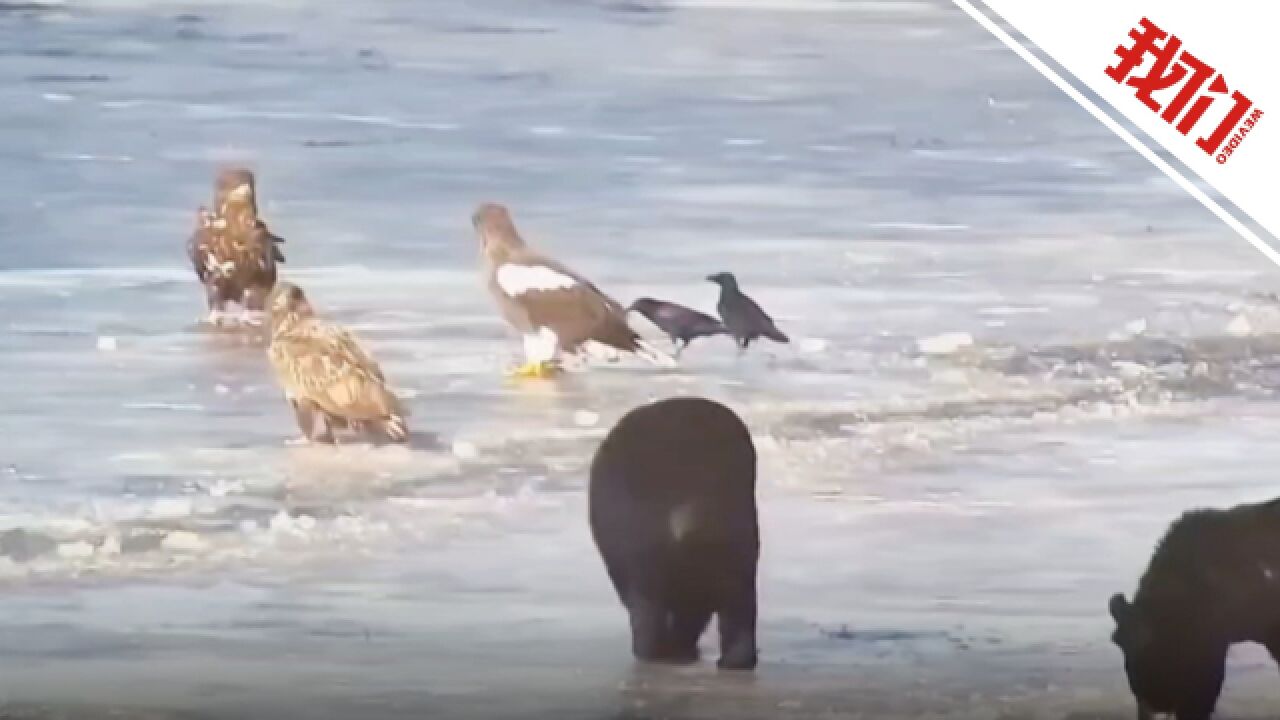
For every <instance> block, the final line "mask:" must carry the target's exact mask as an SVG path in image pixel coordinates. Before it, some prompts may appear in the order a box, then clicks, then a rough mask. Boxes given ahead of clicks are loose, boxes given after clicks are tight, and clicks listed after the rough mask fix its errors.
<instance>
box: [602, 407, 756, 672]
mask: <svg viewBox="0 0 1280 720" xmlns="http://www.w3.org/2000/svg"><path fill="white" fill-rule="evenodd" d="M755 484H756V450H755V445H753V444H752V442H751V435H750V433H749V432H748V431H747V428H746V426H745V425H744V424H743V423H742V421H741V420H740V419H739V418H738V416H737V415H735V414H734V413H733V411H732V410H729V409H728V408H726V407H725V406H723V405H720V404H719V403H715V402H712V401H710V400H705V399H702V398H672V399H668V400H662V401H659V402H656V403H653V404H651V405H646V406H642V407H639V408H636V409H634V410H632V411H631V412H629V413H627V415H626V416H624V417H623V418H622V419H621V420H620V421H618V424H617V425H616V426H615V427H614V428H613V429H612V430H611V431H610V432H609V434H608V435H607V436H606V437H605V439H604V442H603V443H602V444H601V445H600V448H599V450H597V451H596V455H595V459H594V460H593V462H592V464H591V485H590V492H589V497H588V505H589V515H590V521H591V534H592V537H593V538H594V539H595V543H596V547H597V548H599V550H600V555H601V556H602V557H603V558H604V564H605V568H606V569H607V570H608V573H609V579H610V580H612V581H613V587H614V589H615V590H617V592H618V598H619V599H620V600H621V601H622V604H623V605H624V606H626V608H627V612H628V613H629V614H630V616H631V648H632V652H633V654H634V655H635V657H636V658H637V659H639V660H642V661H647V662H669V663H685V662H694V661H696V660H697V659H698V639H699V637H701V635H702V633H703V631H705V630H706V628H707V624H708V623H709V622H710V621H711V616H712V615H716V616H717V617H718V619H719V629H720V661H719V666H720V667H721V668H731V669H750V668H754V667H755V665H756V564H757V561H758V559H759V556H760V531H759V527H758V525H757V520H756V498H755Z"/></svg>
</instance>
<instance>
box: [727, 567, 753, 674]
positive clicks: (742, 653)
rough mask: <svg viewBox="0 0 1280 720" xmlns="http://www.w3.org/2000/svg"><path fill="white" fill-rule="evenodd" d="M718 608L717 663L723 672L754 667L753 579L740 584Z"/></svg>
mask: <svg viewBox="0 0 1280 720" xmlns="http://www.w3.org/2000/svg"><path fill="white" fill-rule="evenodd" d="M734 590H735V592H733V593H732V596H731V597H729V598H727V599H726V601H725V602H724V604H723V605H722V606H721V607H720V609H719V612H718V613H717V614H718V615H719V627H720V662H719V663H717V664H718V665H719V667H721V668H722V669H726V670H750V669H752V668H754V667H755V666H756V588H755V582H754V578H752V579H751V580H749V581H747V582H744V583H740V584H739V586H738V587H736V588H734Z"/></svg>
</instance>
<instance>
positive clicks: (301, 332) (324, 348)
mask: <svg viewBox="0 0 1280 720" xmlns="http://www.w3.org/2000/svg"><path fill="white" fill-rule="evenodd" d="M268 307H269V310H270V314H271V345H270V347H269V348H268V349H267V356H268V357H269V358H270V360H271V366H272V368H274V370H275V373H276V379H277V380H279V382H280V385H282V386H283V387H284V391H285V397H286V398H288V400H289V404H290V405H292V406H293V411H294V414H295V416H296V417H297V420H298V427H299V428H301V430H302V434H303V436H304V438H305V439H306V440H308V441H311V442H320V443H333V442H334V436H333V431H334V429H335V428H348V429H351V430H356V431H366V430H376V431H378V432H380V433H381V434H382V435H384V436H385V437H386V438H387V439H388V440H391V441H392V442H404V441H405V440H407V439H408V437H409V427H408V425H407V424H406V423H405V417H406V416H407V415H408V413H407V412H406V411H405V409H404V407H403V406H402V405H401V404H400V400H399V398H397V397H396V396H395V395H393V394H392V393H391V390H389V389H388V388H387V380H386V377H384V376H383V374H382V369H381V368H379V367H378V363H376V362H374V360H373V358H372V357H371V356H370V355H369V353H367V352H366V351H365V350H364V348H362V347H360V343H359V342H357V341H356V339H355V338H354V337H353V336H352V335H351V333H350V332H348V331H347V330H346V329H344V328H342V327H340V326H338V325H334V324H332V323H327V322H325V321H323V320H321V319H320V318H318V317H317V316H316V314H315V311H314V310H313V309H312V307H311V303H310V302H308V300H307V297H306V295H304V294H303V292H302V289H301V288H299V287H297V286H296V285H293V284H291V283H287V282H282V283H279V284H278V285H276V287H275V289H274V290H272V291H271V295H270V299H269V302H268Z"/></svg>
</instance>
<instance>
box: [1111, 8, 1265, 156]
mask: <svg viewBox="0 0 1280 720" xmlns="http://www.w3.org/2000/svg"><path fill="white" fill-rule="evenodd" d="M1129 37H1130V39H1132V40H1133V45H1131V46H1129V47H1125V46H1124V45H1120V46H1118V47H1116V51H1115V53H1116V57H1118V58H1119V60H1118V61H1117V62H1116V64H1114V65H1112V66H1111V67H1108V68H1107V71H1106V72H1107V75H1108V76H1109V77H1110V78H1111V79H1112V80H1115V81H1116V82H1117V83H1125V84H1126V85H1128V86H1130V87H1133V88H1135V89H1136V90H1137V92H1136V93H1135V96H1136V97H1137V98H1138V100H1140V101H1141V102H1142V104H1143V105H1146V106H1147V107H1149V108H1151V110H1152V111H1154V112H1158V113H1160V117H1161V118H1162V119H1163V120H1164V121H1165V122H1167V123H1169V124H1173V123H1174V122H1175V121H1176V122H1177V125H1175V126H1174V127H1176V128H1177V130H1178V132H1180V133H1182V134H1183V135H1187V134H1189V133H1190V132H1191V130H1192V128H1194V127H1195V126H1196V123H1198V122H1200V120H1201V118H1203V117H1204V115H1205V113H1206V112H1207V111H1208V110H1209V107H1210V106H1211V105H1213V103H1214V101H1216V100H1218V99H1220V98H1224V97H1227V93H1228V92H1230V93H1231V94H1230V100H1231V102H1232V105H1231V108H1230V109H1229V110H1227V112H1226V114H1225V116H1224V117H1223V118H1222V120H1221V121H1220V122H1219V123H1218V125H1217V127H1216V128H1214V130H1213V131H1212V132H1210V133H1209V134H1208V136H1207V137H1201V138H1199V139H1197V140H1196V145H1197V146H1198V147H1199V148H1200V149H1201V150H1203V151H1205V153H1207V154H1209V155H1215V154H1217V160H1218V162H1219V163H1224V162H1226V158H1227V157H1230V155H1231V153H1230V152H1220V151H1221V150H1223V145H1224V143H1227V144H1231V143H1234V145H1232V146H1231V147H1230V150H1234V149H1235V148H1236V147H1238V146H1239V141H1238V139H1237V138H1243V136H1244V135H1245V134H1248V132H1249V131H1250V130H1252V129H1253V126H1254V125H1255V124H1256V123H1257V121H1258V118H1259V117H1261V115H1262V113H1261V111H1259V110H1254V113H1253V114H1252V115H1249V117H1248V119H1246V118H1245V115H1246V114H1248V113H1249V110H1250V108H1252V107H1253V102H1252V101H1251V100H1249V98H1248V97H1246V96H1245V95H1244V93H1242V92H1240V91H1239V90H1235V91H1231V90H1230V88H1229V87H1228V86H1227V80H1226V78H1225V77H1223V75H1222V74H1221V73H1219V72H1218V71H1217V70H1215V69H1214V68H1213V67H1212V66H1210V65H1209V64H1208V63H1206V62H1204V61H1203V60H1201V59H1200V58H1198V57H1196V56H1195V55H1192V54H1191V53H1190V52H1188V51H1186V50H1183V49H1182V41H1181V40H1179V39H1178V37H1177V36H1176V35H1170V34H1169V33H1167V32H1165V31H1164V30H1161V29H1160V28H1159V27H1157V26H1156V25H1155V23H1153V22H1151V21H1150V20H1149V19H1147V18H1145V17H1144V18H1142V21H1141V23H1140V25H1139V27H1137V28H1134V29H1132V30H1130V31H1129ZM1148 57H1150V58H1152V63H1151V66H1150V67H1149V68H1147V69H1146V71H1145V74H1143V73H1141V72H1135V71H1138V70H1139V68H1141V67H1142V66H1143V65H1144V63H1145V62H1146V60H1147V58H1148ZM1206 85H1207V86H1208V87H1207V91H1206V92H1203V93H1202V92H1201V91H1204V90H1206ZM1174 87H1177V94H1175V95H1174V96H1173V98H1172V99H1169V100H1167V102H1166V103H1165V104H1164V105H1163V106H1162V105H1161V103H1160V101H1159V100H1157V99H1156V98H1155V97H1153V93H1157V92H1160V91H1162V90H1168V89H1170V88H1174ZM1179 118H1181V119H1179ZM1242 121H1243V122H1242ZM1232 131H1235V135H1234V136H1233V135H1232Z"/></svg>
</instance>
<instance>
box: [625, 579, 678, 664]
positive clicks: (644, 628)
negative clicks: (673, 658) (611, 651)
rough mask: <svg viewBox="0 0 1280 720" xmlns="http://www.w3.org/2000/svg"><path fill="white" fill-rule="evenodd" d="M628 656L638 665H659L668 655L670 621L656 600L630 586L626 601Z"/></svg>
mask: <svg viewBox="0 0 1280 720" xmlns="http://www.w3.org/2000/svg"><path fill="white" fill-rule="evenodd" d="M627 612H628V613H629V614H630V616H631V654H632V655H634V656H635V658H636V659H637V660H640V661H641V662H653V663H656V662H662V661H663V660H665V659H666V657H667V655H668V654H669V647H670V642H669V640H668V636H669V634H670V617H669V613H668V612H667V607H666V603H665V602H663V599H662V598H661V597H660V596H656V595H655V594H653V593H652V592H646V591H645V590H643V589H637V588H635V587H634V586H633V588H632V591H631V592H630V594H629V597H628V598H627Z"/></svg>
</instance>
